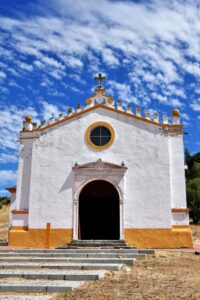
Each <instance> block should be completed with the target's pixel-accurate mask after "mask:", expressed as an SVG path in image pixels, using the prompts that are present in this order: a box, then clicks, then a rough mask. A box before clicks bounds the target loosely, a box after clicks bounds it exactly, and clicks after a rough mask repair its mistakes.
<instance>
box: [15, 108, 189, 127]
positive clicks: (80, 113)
mask: <svg viewBox="0 0 200 300" xmlns="http://www.w3.org/2000/svg"><path fill="white" fill-rule="evenodd" d="M98 108H102V109H105V110H108V111H112V112H115V113H118V114H121V115H124V116H127V117H129V118H132V119H135V120H139V121H143V122H146V123H149V124H153V125H155V126H159V127H164V128H165V127H167V128H183V125H182V124H163V123H158V122H155V121H153V120H149V119H146V118H145V117H142V116H137V115H134V114H132V113H129V112H126V111H122V110H119V109H117V108H115V107H110V106H107V105H104V104H96V105H94V106H92V107H89V108H87V107H86V108H85V109H84V110H81V111H80V112H75V113H73V114H72V115H70V116H66V117H64V118H63V119H62V120H57V121H55V122H54V123H52V124H48V125H46V126H44V127H38V128H36V129H33V130H31V132H40V131H44V130H46V129H48V128H52V127H55V126H57V125H59V124H62V123H65V122H67V121H69V120H72V119H74V118H77V117H80V116H82V115H84V114H86V113H88V112H91V111H93V110H95V109H98ZM21 132H30V130H23V131H21Z"/></svg>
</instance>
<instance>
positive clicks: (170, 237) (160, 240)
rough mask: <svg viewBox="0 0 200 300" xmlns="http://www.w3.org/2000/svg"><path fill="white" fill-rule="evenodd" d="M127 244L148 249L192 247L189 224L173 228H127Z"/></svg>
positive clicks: (125, 232)
mask: <svg viewBox="0 0 200 300" xmlns="http://www.w3.org/2000/svg"><path fill="white" fill-rule="evenodd" d="M124 234H125V241H126V242H127V244H129V245H132V246H136V247H138V248H146V249H170V248H171V249H172V248H192V233H191V230H190V228H189V226H184V227H181V226H180V227H173V228H172V229H157V228H156V229H154V228H153V229H146V228H145V229H132V228H130V229H125V230H124Z"/></svg>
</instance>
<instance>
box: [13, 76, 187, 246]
mask: <svg viewBox="0 0 200 300" xmlns="http://www.w3.org/2000/svg"><path fill="white" fill-rule="evenodd" d="M95 79H96V80H98V86H97V88H96V89H95V93H94V95H93V96H91V97H89V98H87V100H86V105H85V107H82V106H81V105H80V104H78V105H77V106H76V110H75V111H74V110H72V109H68V111H67V113H66V114H60V115H59V116H58V118H57V119H54V118H53V117H52V118H51V119H50V120H49V121H48V122H47V123H46V122H45V121H41V124H39V125H38V124H37V123H34V122H33V121H32V118H31V116H29V115H27V116H26V117H25V121H24V123H23V130H22V131H21V132H20V139H19V141H20V152H19V166H18V177H17V185H16V187H12V188H8V190H9V191H10V193H11V199H12V200H11V206H10V228H9V237H8V244H9V246H12V247H32V248H44V247H59V246H62V245H65V244H67V243H70V242H71V241H76V240H124V241H125V242H126V243H127V245H130V246H136V247H140V248H181V247H188V248H189V247H192V236H191V231H190V228H189V210H188V209H187V205H186V191H185V174H184V149H183V125H181V124H180V112H179V110H177V109H174V110H173V111H172V116H171V118H169V119H170V121H169V120H168V116H167V115H163V116H162V117H160V116H159V115H158V113H157V112H154V114H153V116H152V115H151V114H150V111H148V110H146V111H144V112H141V108H140V107H136V108H132V107H131V105H127V107H124V106H123V105H122V102H121V101H117V102H116V103H115V102H114V99H113V98H112V97H111V96H108V95H107V94H106V91H105V89H104V87H103V85H102V80H103V79H105V78H104V77H102V75H101V74H99V76H98V77H96V78H95Z"/></svg>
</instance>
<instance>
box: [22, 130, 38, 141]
mask: <svg viewBox="0 0 200 300" xmlns="http://www.w3.org/2000/svg"><path fill="white" fill-rule="evenodd" d="M33 131H34V130H31V131H28V132H33ZM21 132H24V131H21ZM26 132H27V131H26ZM34 139H38V136H27V137H20V140H34Z"/></svg>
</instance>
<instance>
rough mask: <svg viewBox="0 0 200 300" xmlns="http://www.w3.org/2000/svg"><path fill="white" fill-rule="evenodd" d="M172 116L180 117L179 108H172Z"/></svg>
mask: <svg viewBox="0 0 200 300" xmlns="http://www.w3.org/2000/svg"><path fill="white" fill-rule="evenodd" d="M172 117H178V118H180V111H179V109H178V108H175V109H173V110H172Z"/></svg>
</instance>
